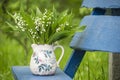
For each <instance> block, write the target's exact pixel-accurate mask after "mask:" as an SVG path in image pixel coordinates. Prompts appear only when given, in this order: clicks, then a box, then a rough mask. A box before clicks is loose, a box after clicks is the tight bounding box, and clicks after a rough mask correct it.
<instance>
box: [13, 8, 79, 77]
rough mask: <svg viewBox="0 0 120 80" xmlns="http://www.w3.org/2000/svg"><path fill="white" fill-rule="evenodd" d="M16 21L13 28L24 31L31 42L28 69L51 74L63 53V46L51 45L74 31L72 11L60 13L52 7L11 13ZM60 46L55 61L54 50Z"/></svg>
mask: <svg viewBox="0 0 120 80" xmlns="http://www.w3.org/2000/svg"><path fill="white" fill-rule="evenodd" d="M11 16H12V17H13V18H14V20H15V23H16V27H14V26H13V28H14V29H15V30H18V31H20V32H22V33H25V34H26V35H27V37H29V39H30V40H32V42H33V44H32V45H31V46H32V48H33V54H32V56H31V60H30V70H31V71H32V73H33V74H36V75H53V74H55V71H56V69H57V67H58V66H59V63H60V61H61V59H62V57H63V54H64V48H63V47H62V46H60V45H56V46H53V44H54V43H55V42H56V41H59V40H61V39H64V38H66V37H68V36H71V35H73V34H74V32H75V31H76V28H77V27H75V26H74V25H73V24H72V18H73V15H72V13H70V14H68V11H67V10H66V11H64V12H62V13H60V14H58V13H57V11H56V10H55V9H54V8H53V9H52V10H47V9H45V11H44V12H43V13H42V12H41V11H40V10H39V9H37V10H36V13H34V12H32V13H31V14H27V13H26V12H23V11H21V12H19V13H15V14H14V15H11ZM56 48H61V50H62V53H61V55H60V58H59V59H58V61H56V58H55V55H54V50H55V49H56Z"/></svg>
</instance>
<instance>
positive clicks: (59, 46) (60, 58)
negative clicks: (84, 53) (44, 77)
mask: <svg viewBox="0 0 120 80" xmlns="http://www.w3.org/2000/svg"><path fill="white" fill-rule="evenodd" d="M56 48H61V50H62V53H61V55H60V57H59V59H58V61H57V66H58V67H59V63H60V61H61V60H62V58H63V55H64V48H63V46H61V45H57V46H54V50H55V49H56Z"/></svg>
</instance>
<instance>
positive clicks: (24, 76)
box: [12, 66, 72, 80]
mask: <svg viewBox="0 0 120 80" xmlns="http://www.w3.org/2000/svg"><path fill="white" fill-rule="evenodd" d="M12 72H13V75H14V78H15V80H72V79H71V78H70V77H69V76H68V75H66V74H65V73H64V72H63V71H62V70H60V69H59V68H57V70H56V73H55V75H52V76H37V75H33V74H32V73H31V71H30V68H29V67H28V66H13V67H12Z"/></svg>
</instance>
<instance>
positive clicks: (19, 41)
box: [0, 0, 108, 80]
mask: <svg viewBox="0 0 120 80" xmlns="http://www.w3.org/2000/svg"><path fill="white" fill-rule="evenodd" d="M81 3H82V0H64V1H63V0H0V59H1V60H0V80H13V76H12V72H11V67H12V66H15V65H29V61H30V56H31V54H32V50H31V46H30V41H29V40H28V39H27V38H25V37H24V35H20V34H19V33H17V32H13V31H12V29H11V28H10V27H8V25H7V24H6V22H10V23H13V19H11V17H10V16H9V15H8V14H7V12H10V13H14V12H18V11H20V9H24V10H25V11H26V12H28V13H29V12H30V11H31V10H35V9H36V7H39V8H40V10H44V9H50V8H52V7H53V6H54V7H55V8H56V9H57V10H58V11H59V12H61V11H63V10H66V9H69V10H70V12H71V11H72V12H73V14H74V15H75V17H74V20H73V23H75V24H79V23H80V21H81V19H82V18H83V17H84V16H85V15H89V14H90V12H91V11H92V9H87V8H80V6H81ZM70 41H71V38H68V39H65V40H63V41H61V42H60V43H59V44H62V45H63V46H64V48H65V55H64V57H63V59H62V61H61V63H60V67H61V68H62V69H64V66H65V64H66V62H67V60H68V58H69V56H70V54H71V53H72V49H71V48H69V43H70ZM59 52H60V50H56V51H55V53H56V57H57V59H58V57H59ZM57 53H58V54H57ZM74 80H108V54H107V53H103V52H87V54H86V55H85V57H84V59H83V61H82V63H81V65H80V67H79V69H78V71H77V73H76V75H75V77H74Z"/></svg>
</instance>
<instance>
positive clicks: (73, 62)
mask: <svg viewBox="0 0 120 80" xmlns="http://www.w3.org/2000/svg"><path fill="white" fill-rule="evenodd" d="M85 52H86V51H83V50H75V51H74V52H73V53H72V55H71V57H70V59H69V61H68V63H67V65H66V67H65V69H64V72H65V73H66V74H67V75H68V76H70V77H71V78H73V77H74V75H75V73H76V71H77V69H78V67H79V65H80V62H81V61H82V59H83V56H84V54H85Z"/></svg>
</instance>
